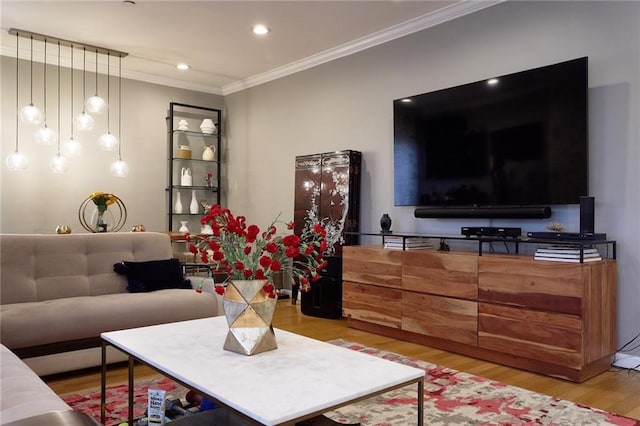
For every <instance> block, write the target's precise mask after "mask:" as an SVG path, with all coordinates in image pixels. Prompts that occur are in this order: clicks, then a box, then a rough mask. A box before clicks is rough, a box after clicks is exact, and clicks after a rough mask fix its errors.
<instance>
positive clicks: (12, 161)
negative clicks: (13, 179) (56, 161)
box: [7, 33, 29, 171]
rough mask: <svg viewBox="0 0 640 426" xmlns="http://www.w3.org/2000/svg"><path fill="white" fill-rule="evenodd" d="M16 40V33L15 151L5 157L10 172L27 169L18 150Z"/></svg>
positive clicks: (17, 52)
mask: <svg viewBox="0 0 640 426" xmlns="http://www.w3.org/2000/svg"><path fill="white" fill-rule="evenodd" d="M18 38H19V35H18V33H16V150H15V151H13V152H12V153H11V154H9V156H8V157H7V167H8V168H9V170H11V171H20V170H25V169H26V168H27V167H29V160H28V159H27V156H26V155H24V154H23V153H21V152H20V151H19V150H18V125H19V120H18V108H19V105H20V104H19V101H18V93H19V92H18V74H19V73H18V71H19V70H18V62H20V60H19V59H20V58H19V57H18V55H19V51H18Z"/></svg>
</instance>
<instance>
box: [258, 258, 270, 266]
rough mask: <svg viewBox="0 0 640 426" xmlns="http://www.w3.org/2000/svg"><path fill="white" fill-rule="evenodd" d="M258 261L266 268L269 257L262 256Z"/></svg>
mask: <svg viewBox="0 0 640 426" xmlns="http://www.w3.org/2000/svg"><path fill="white" fill-rule="evenodd" d="M258 262H259V263H260V266H262V267H263V268H268V267H269V265H270V264H271V258H270V257H269V256H262V257H260V260H259V261H258Z"/></svg>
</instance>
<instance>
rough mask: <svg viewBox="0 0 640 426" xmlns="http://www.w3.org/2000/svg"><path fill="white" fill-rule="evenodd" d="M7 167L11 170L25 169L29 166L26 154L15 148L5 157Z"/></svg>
mask: <svg viewBox="0 0 640 426" xmlns="http://www.w3.org/2000/svg"><path fill="white" fill-rule="evenodd" d="M7 167H8V168H9V170H11V171H20V170H26V169H27V167H29V160H28V159H27V156H26V155H24V154H23V153H21V152H19V151H18V150H17V149H16V150H15V151H14V152H12V153H11V154H10V155H9V156H8V157H7Z"/></svg>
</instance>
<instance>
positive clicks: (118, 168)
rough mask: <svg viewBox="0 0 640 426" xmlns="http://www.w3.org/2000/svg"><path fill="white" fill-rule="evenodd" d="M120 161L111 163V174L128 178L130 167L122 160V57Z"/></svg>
mask: <svg viewBox="0 0 640 426" xmlns="http://www.w3.org/2000/svg"><path fill="white" fill-rule="evenodd" d="M118 139H120V141H121V142H120V144H119V145H118V160H117V161H114V162H113V163H111V167H110V170H111V174H112V175H113V176H115V177H126V176H127V175H128V174H129V165H128V164H127V163H126V162H125V161H124V160H123V159H122V56H119V57H118Z"/></svg>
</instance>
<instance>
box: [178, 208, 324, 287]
mask: <svg viewBox="0 0 640 426" xmlns="http://www.w3.org/2000/svg"><path fill="white" fill-rule="evenodd" d="M279 218H280V215H278V217H276V219H275V220H274V221H273V222H272V223H271V224H270V225H269V226H268V227H267V228H266V230H265V231H261V230H260V228H259V227H258V226H256V225H247V223H246V218H245V217H244V216H234V215H233V214H232V213H231V211H230V210H229V209H223V208H222V207H220V206H219V205H217V204H216V205H213V206H211V208H210V209H209V212H208V214H207V215H205V216H203V217H202V219H201V220H200V223H201V224H202V225H207V224H208V225H211V228H212V230H213V233H212V234H210V235H203V234H190V235H186V236H185V238H186V239H187V240H188V241H191V244H190V245H189V250H190V251H191V253H193V254H194V255H196V256H199V257H200V261H202V262H203V263H207V264H212V265H213V267H214V269H216V270H219V271H222V272H225V273H226V274H227V275H228V277H229V279H231V280H234V279H235V280H267V284H265V286H264V288H263V290H264V291H265V292H266V293H268V294H269V296H270V297H276V295H277V294H276V290H275V286H274V285H273V276H274V274H276V273H279V272H285V271H286V272H289V273H290V274H291V276H292V277H293V279H294V281H295V282H296V283H299V284H300V289H301V290H303V291H304V290H308V289H309V288H310V287H311V285H310V282H312V281H317V280H318V279H319V278H320V275H319V274H318V271H320V270H321V269H323V268H324V267H325V266H326V265H327V261H326V260H324V259H323V257H322V253H324V252H325V251H326V250H327V241H326V239H325V238H326V235H327V233H326V231H325V229H324V227H323V226H322V224H321V223H315V224H313V226H307V227H305V229H304V230H303V232H302V235H301V236H297V235H295V234H294V233H293V232H291V233H289V234H287V235H282V234H279V232H278V228H277V226H278V225H284V226H285V227H286V229H287V230H288V231H292V230H293V229H294V226H295V225H294V223H293V222H288V223H286V222H283V221H281V220H279ZM216 291H217V292H219V293H224V288H223V287H221V286H216Z"/></svg>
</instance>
